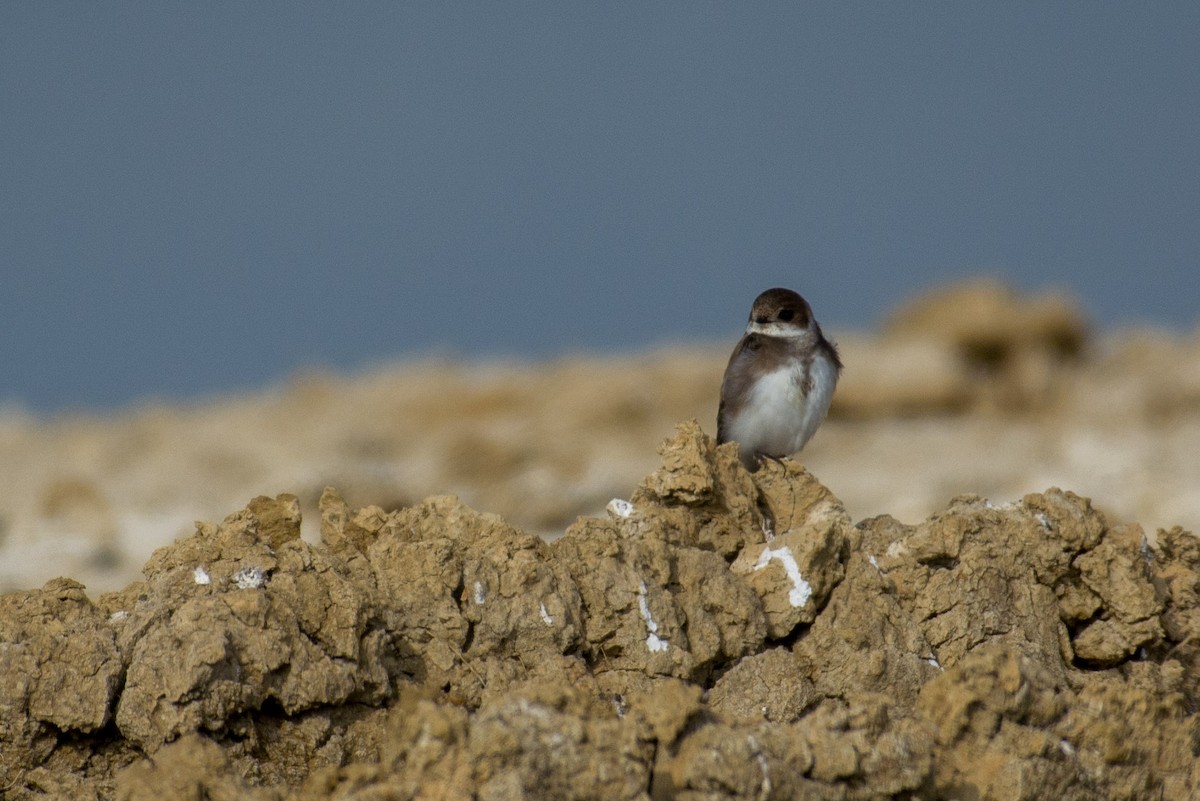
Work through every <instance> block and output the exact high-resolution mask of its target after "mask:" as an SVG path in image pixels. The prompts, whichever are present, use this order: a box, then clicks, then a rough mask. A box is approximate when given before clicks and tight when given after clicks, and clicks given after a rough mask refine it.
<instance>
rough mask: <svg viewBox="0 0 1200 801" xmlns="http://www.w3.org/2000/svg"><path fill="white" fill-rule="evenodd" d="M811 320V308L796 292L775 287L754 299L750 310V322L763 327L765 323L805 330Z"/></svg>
mask: <svg viewBox="0 0 1200 801" xmlns="http://www.w3.org/2000/svg"><path fill="white" fill-rule="evenodd" d="M811 320H812V307H810V306H809V305H808V301H807V300H805V299H804V298H802V297H801V296H800V294H799V293H798V292H793V291H792V290H790V289H783V288H782V287H776V288H775V289H768V290H767V291H766V292H763V293H762V294H761V295H759V296H758V297H757V298H755V299H754V305H753V306H752V307H751V308H750V322H752V323H758V324H759V325H765V324H767V323H791V324H792V325H796V326H798V327H800V328H807V327H808V324H809V322H810V321H811Z"/></svg>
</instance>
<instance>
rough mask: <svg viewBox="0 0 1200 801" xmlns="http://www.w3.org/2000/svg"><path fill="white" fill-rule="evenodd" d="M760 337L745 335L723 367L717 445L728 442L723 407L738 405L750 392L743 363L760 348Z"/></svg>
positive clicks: (718, 407) (749, 378) (749, 375)
mask: <svg viewBox="0 0 1200 801" xmlns="http://www.w3.org/2000/svg"><path fill="white" fill-rule="evenodd" d="M761 340H762V337H761V336H759V335H758V334H747V335H746V336H744V337H742V338H741V340H740V341H739V342H738V343H737V347H735V348H734V349H733V353H731V354H730V356H729V363H728V364H727V365H726V366H725V377H724V378H723V379H722V380H721V403H720V405H718V406H717V444H720V443H722V442H728V441H729V431H728V430H727V428H726V423H727V421H726V419H725V407H726V405H727V404H732V405H735V406H736V405H740V404H741V402H742V401H743V400H745V397H746V393H747V392H749V391H750V384H751V379H752V376H751V374H750V371H749V370H747V369H746V368H745V364H744V361H745V360H746V359H748V358H751V357H752V356H753V355H754V353H755V352H756V351H758V350H759V349H760V348H761V347H762V342H761Z"/></svg>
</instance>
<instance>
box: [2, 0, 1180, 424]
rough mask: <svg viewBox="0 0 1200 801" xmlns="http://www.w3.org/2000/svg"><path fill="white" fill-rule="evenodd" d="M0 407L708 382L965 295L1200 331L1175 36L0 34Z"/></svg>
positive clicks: (183, 22)
mask: <svg viewBox="0 0 1200 801" xmlns="http://www.w3.org/2000/svg"><path fill="white" fill-rule="evenodd" d="M0 154H2V155H0V277H2V280H0V356H2V364H3V366H2V374H0V401H5V400H7V401H15V402H18V403H21V404H23V405H25V406H28V407H30V408H33V409H36V410H45V411H53V410H58V409H69V408H111V407H113V406H117V405H121V404H126V403H132V402H136V401H138V400H140V399H144V398H147V397H168V398H189V397H194V396H197V395H207V394H212V393H217V392H225V391H230V390H236V389H242V388H253V387H257V386H262V385H264V384H268V383H271V382H274V381H278V380H279V379H280V378H282V377H284V376H286V375H288V374H291V373H293V372H294V371H295V370H297V369H300V368H303V367H306V366H314V365H327V366H331V367H334V368H336V369H353V368H355V367H359V366H362V365H364V364H370V363H375V362H379V361H383V360H386V359H390V358H395V357H404V356H406V355H412V354H421V353H428V352H430V351H437V352H449V353H456V354H461V355H463V356H469V357H478V356H487V355H509V356H531V357H544V356H552V355H555V354H560V353H564V352H576V351H613V350H622V351H623V350H640V349H644V348H647V347H650V346H652V345H654V344H658V343H663V342H689V341H697V340H699V341H721V340H723V339H728V340H729V342H730V344H731V345H732V342H733V339H734V338H735V337H736V336H737V333H738V331H739V329H740V328H741V325H742V323H743V320H744V317H745V314H746V312H747V309H748V306H749V303H750V301H751V300H752V299H753V297H754V295H755V294H757V292H758V291H759V290H761V289H764V288H766V287H768V286H774V285H784V286H790V287H793V288H795V289H797V290H799V291H801V292H802V293H803V294H805V295H806V296H807V297H808V298H809V299H810V301H811V302H812V303H813V306H814V308H815V309H816V311H817V316H818V318H820V319H822V320H823V321H824V322H825V323H826V324H827V327H828V326H830V325H832V326H834V327H837V326H866V325H871V324H873V323H875V322H877V321H878V319H879V317H880V315H881V314H883V313H884V312H885V311H886V310H887V309H888V308H890V307H891V306H892V305H893V304H894V303H895V302H896V301H897V300H898V299H901V298H904V297H908V296H910V295H912V294H913V293H915V292H917V291H919V290H920V289H922V288H926V287H929V286H931V285H933V284H936V283H938V282H940V281H943V280H946V279H949V278H952V277H956V276H962V275H970V274H978V273H981V272H987V273H992V274H996V275H1000V276H1005V277H1007V278H1008V279H1009V280H1011V281H1012V282H1013V283H1014V284H1016V285H1017V286H1020V287H1023V288H1026V289H1038V288H1042V287H1048V286H1056V287H1057V286H1061V287H1065V288H1068V289H1069V290H1070V291H1072V292H1074V293H1075V294H1076V295H1077V296H1078V297H1079V298H1081V300H1082V301H1083V303H1084V304H1085V307H1086V309H1087V310H1088V312H1089V313H1090V314H1091V316H1092V318H1093V319H1094V320H1095V321H1096V322H1097V323H1099V324H1100V325H1102V326H1113V325H1122V324H1131V323H1145V322H1149V323H1156V324H1162V325H1167V326H1174V327H1177V328H1191V327H1192V326H1194V325H1195V324H1196V323H1197V320H1198V314H1200V312H1198V309H1200V4H1196V3H1194V2H1186V3H1184V2H1180V3H1123V4H1114V3H1086V4H1085V3H1060V4H1049V3H1042V2H1037V3H970V4H945V3H938V4H924V5H921V4H910V3H903V4H900V3H871V4H866V3H841V2H838V3H829V4H808V3H768V4H761V3H754V4H746V3H724V4H713V3H707V2H689V3H672V4H658V3H646V2H632V3H591V4H579V3H562V2H546V3H488V4H473V3H472V4H451V3H441V2H437V3H419V4H418V3H340V4H334V3H312V2H288V3H257V2H255V3H246V2H229V3H225V2H203V3H196V2H187V3H180V2H163V1H162V0H155V2H145V3H129V2H114V3H59V2H37V3H5V4H3V6H2V7H0Z"/></svg>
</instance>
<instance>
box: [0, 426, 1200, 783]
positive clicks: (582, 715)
mask: <svg viewBox="0 0 1200 801" xmlns="http://www.w3.org/2000/svg"><path fill="white" fill-rule="evenodd" d="M661 454H662V467H661V468H660V469H659V470H657V471H656V472H654V473H653V474H651V475H650V476H648V477H647V478H646V479H645V480H644V481H643V482H642V484H641V485H640V486H639V487H637V489H636V490H635V491H634V492H633V494H632V497H631V498H630V499H629V502H628V503H627V504H613V505H611V507H610V512H609V514H608V516H607V517H601V518H580V519H579V520H578V521H577V522H576V523H575V524H574V525H572V526H571V527H570V528H569V529H568V530H567V532H566V534H565V535H564V536H563V537H562V538H561V539H559V540H558V541H556V542H554V543H549V544H548V543H546V542H544V541H542V540H541V539H539V538H538V537H536V536H533V535H531V534H528V533H526V532H523V531H521V530H518V529H516V528H514V527H512V526H510V525H509V524H507V523H506V522H505V521H504V520H502V519H501V518H499V517H497V516H495V515H490V514H483V513H479V512H476V511H474V510H472V509H470V508H468V507H466V506H464V505H462V504H461V503H459V502H458V501H457V500H456V499H455V498H453V497H449V496H442V497H432V498H429V499H426V500H425V501H423V502H421V503H419V504H416V505H413V506H410V507H406V508H402V509H399V510H396V511H385V510H383V509H380V508H378V507H366V508H362V509H351V508H349V507H348V506H347V505H346V504H345V503H344V502H343V501H342V499H341V498H340V497H339V495H338V494H337V493H336V492H335V491H333V490H327V491H326V492H325V494H324V496H323V497H322V499H321V504H320V513H321V542H320V543H319V544H316V545H310V544H307V543H306V542H304V541H303V540H301V539H300V536H299V532H300V507H299V504H298V502H297V501H296V498H295V497H294V496H289V495H281V496H279V497H277V498H264V497H260V498H256V499H254V500H253V501H251V503H250V504H249V505H248V506H247V507H246V508H245V509H243V510H241V511H239V512H236V513H234V514H232V515H230V516H229V517H228V518H226V519H225V520H224V521H223V522H222V523H221V524H219V525H212V524H199V525H198V526H197V529H196V532H195V533H194V534H193V535H192V536H190V537H188V538H185V539H182V540H180V541H178V542H176V543H175V544H173V545H171V546H168V547H165V548H162V549H160V550H159V551H157V552H156V553H155V554H154V556H153V557H152V558H151V559H150V561H149V562H148V563H147V564H146V566H145V569H144V575H145V580H144V581H140V582H136V583H134V584H131V585H129V586H128V587H126V588H125V589H124V590H121V591H119V592H114V593H108V594H104V595H100V596H99V597H97V598H95V599H90V598H88V596H87V595H86V594H85V592H84V589H83V587H82V586H81V585H80V584H78V583H77V582H74V581H72V580H70V579H65V578H63V579H56V580H54V581H51V582H49V583H47V584H46V585H45V586H44V587H42V588H41V589H38V590H32V591H23V592H16V593H12V594H9V595H6V596H3V597H0V673H2V674H3V675H4V676H5V677H7V678H6V680H5V681H4V682H3V683H0V742H2V743H3V747H2V748H0V789H2V790H3V794H4V796H5V797H6V798H13V799H34V798H82V799H87V798H122V799H141V798H147V799H149V798H160V797H180V798H188V797H190V798H214V799H219V798H251V799H289V798H295V799H308V798H312V799H343V798H345V799H348V798H400V799H407V798H448V799H471V798H479V799H508V798H573V799H589V798H594V799H651V798H652V799H671V798H678V799H733V798H745V799H790V798H817V799H824V798H828V799H884V798H912V799H937V798H978V799H1041V798H1060V799H1143V798H1144V799H1179V800H1180V801H1183V799H1190V798H1195V797H1197V794H1200V759H1198V758H1197V751H1198V750H1200V713H1198V712H1197V710H1198V709H1200V689H1198V688H1200V603H1198V594H1200V541H1198V540H1197V539H1196V538H1195V537H1194V536H1192V535H1191V534H1190V533H1188V532H1184V531H1182V530H1180V529H1173V530H1170V531H1160V532H1158V535H1157V538H1155V539H1154V540H1153V541H1148V540H1147V538H1146V537H1145V536H1144V535H1143V532H1142V531H1141V529H1140V528H1139V527H1138V526H1136V525H1132V524H1125V523H1117V522H1115V521H1109V520H1107V519H1106V518H1105V517H1104V516H1103V515H1102V514H1101V513H1100V512H1098V511H1096V510H1095V509H1093V508H1092V506H1091V504H1090V502H1089V501H1088V500H1087V499H1085V498H1081V497H1079V496H1076V495H1074V494H1072V493H1070V492H1064V491H1061V490H1058V489H1050V490H1047V491H1046V492H1044V493H1040V494H1032V495H1027V496H1026V497H1024V498H1022V499H1021V500H1018V501H1015V502H1012V503H1004V504H993V503H991V502H989V501H987V500H985V499H983V498H978V497H960V498H957V499H955V500H954V501H953V502H951V503H950V505H949V506H948V507H947V508H945V509H944V510H942V511H941V512H939V513H937V514H935V515H933V516H932V517H930V518H928V519H927V520H925V521H924V522H922V523H920V524H918V525H915V526H908V525H903V524H901V523H899V522H897V521H896V520H894V519H892V518H890V517H888V516H881V517H875V518H871V519H868V520H864V521H862V522H860V523H858V524H857V525H854V524H852V522H851V520H850V517H849V516H848V514H847V513H846V511H845V509H844V507H843V506H842V504H841V502H840V501H839V500H838V499H837V498H836V497H835V496H834V495H833V494H832V493H831V492H830V491H829V490H828V489H826V488H825V487H824V486H822V485H821V484H820V483H819V482H818V481H817V480H816V479H815V478H814V477H813V476H812V475H811V474H809V473H808V472H806V471H805V470H804V468H802V467H801V466H799V465H798V464H797V463H795V462H787V463H785V464H783V465H775V464H768V465H767V466H765V467H764V468H763V469H762V470H761V471H760V472H758V473H756V474H754V475H751V474H749V473H746V472H745V471H744V470H743V469H742V468H741V466H740V465H739V464H738V462H737V457H736V454H735V452H734V450H733V448H732V446H724V447H721V448H718V447H716V446H715V444H714V443H713V441H712V439H711V438H710V437H708V436H707V435H705V434H704V433H703V432H702V431H701V429H700V427H699V425H697V424H696V423H695V422H689V423H684V424H682V425H680V426H679V427H678V430H677V431H676V434H675V436H674V437H672V438H671V439H670V440H668V441H667V442H666V443H664V444H663V446H662V448H661ZM766 532H772V533H773V536H771V538H770V539H769V540H768V535H767V533H766Z"/></svg>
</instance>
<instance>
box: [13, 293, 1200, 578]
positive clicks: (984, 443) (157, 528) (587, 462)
mask: <svg viewBox="0 0 1200 801" xmlns="http://www.w3.org/2000/svg"><path fill="white" fill-rule="evenodd" d="M831 333H832V334H833V335H834V337H835V338H836V339H837V341H838V343H839V345H840V347H841V349H842V352H843V360H844V361H845V363H846V370H845V373H844V375H843V379H842V383H841V384H840V385H839V388H838V392H837V395H836V397H835V399H834V407H833V410H832V413H831V416H830V419H829V420H828V421H826V423H825V425H824V426H823V427H822V428H821V430H820V431H819V433H818V434H817V436H816V437H815V438H814V439H813V441H812V442H811V443H810V444H809V446H808V448H807V449H806V450H805V452H804V453H803V454H802V461H803V462H804V463H805V464H806V465H807V466H808V467H809V468H810V469H811V470H812V471H814V472H815V473H816V475H817V476H818V477H819V478H820V479H821V480H822V481H823V482H825V483H826V484H827V485H828V486H829V487H830V488H831V489H832V490H833V491H834V492H836V493H837V494H838V495H839V496H841V498H842V499H843V500H844V501H845V503H846V504H847V506H848V508H849V510H850V512H851V514H852V515H853V516H854V518H855V519H856V520H857V519H862V518H864V517H869V516H872V515H877V514H882V513H889V514H892V515H894V516H896V517H898V518H899V519H901V520H902V521H905V522H916V521H918V520H919V519H921V518H923V517H924V516H926V515H928V514H930V513H931V512H933V511H935V510H936V509H938V508H940V507H942V506H944V504H945V503H946V501H947V500H948V499H949V498H950V497H952V496H954V495H956V494H960V493H977V494H980V495H984V496H987V497H990V498H995V499H997V500H1007V499H1011V498H1015V497H1017V496H1020V495H1021V494H1023V493H1026V492H1031V491H1040V490H1043V489H1045V488H1047V487H1050V486H1054V485H1057V486H1060V487H1063V488H1064V489H1071V490H1074V491H1076V492H1079V493H1081V494H1084V495H1088V496H1090V497H1092V498H1093V499H1094V500H1095V502H1096V503H1097V505H1098V506H1099V507H1100V508H1102V509H1104V510H1105V511H1106V512H1108V513H1110V514H1112V515H1115V516H1117V517H1119V518H1122V519H1126V520H1133V521H1137V522H1140V523H1142V524H1143V525H1144V526H1145V527H1146V528H1147V531H1148V532H1149V533H1150V534H1151V535H1152V534H1153V530H1154V529H1155V528H1156V527H1163V526H1170V525H1174V524H1181V525H1183V526H1184V527H1185V528H1188V529H1190V530H1193V531H1194V530H1197V529H1200V459H1198V458H1197V454H1198V453H1200V337H1198V336H1197V335H1195V334H1192V335H1188V336H1172V335H1167V334H1163V333H1157V334H1155V333H1149V332H1138V331H1122V332H1118V333H1114V334H1111V335H1106V336H1103V337H1095V336H1093V335H1092V334H1091V333H1090V329H1089V328H1088V326H1087V324H1086V321H1085V320H1084V319H1083V318H1082V316H1081V315H1080V313H1079V312H1078V310H1077V308H1076V306H1075V305H1074V303H1073V302H1072V301H1071V300H1070V299H1069V298H1066V297H1062V296H1041V297H1018V296H1016V295H1014V294H1013V293H1012V292H1011V291H1009V290H1008V289H1006V288H1004V287H1002V286H1000V285H996V284H992V283H987V282H975V283H971V284H964V285H957V286H953V287H949V288H947V289H944V290H941V291H939V292H935V293H933V294H932V295H929V296H926V297H924V298H920V299H918V300H916V301H915V302H913V303H910V304H907V305H906V306H904V307H902V308H899V309H897V310H896V311H895V312H894V313H893V314H892V315H891V316H890V317H889V319H888V321H887V322H886V324H884V325H883V326H881V328H880V330H878V331H876V332H854V331H833V332H831ZM732 346H733V343H732V342H730V343H721V344H713V345H712V346H709V347H698V348H694V349H671V350H660V351H653V352H649V353H644V354H638V355H628V356H612V357H606V358H595V357H586V356H581V357H578V358H570V359H562V360H558V361H553V362H545V363H497V362H486V363H451V362H437V361H428V362H421V363H412V364H397V365H393V366H388V367H383V368H380V369H378V370H375V371H373V372H369V373H365V374H361V375H357V376H338V375H327V374H321V373H308V374H304V375H300V376H296V377H295V378H294V379H293V380H291V381H289V382H288V383H287V384H286V385H285V386H282V387H278V388H275V389H271V390H264V391H262V392H258V393H253V394H248V395H244V396H240V397H229V398H224V399H218V400H214V401H211V402H206V403H197V404H195V405H156V406H148V407H144V408H134V409H130V410H128V411H125V412H120V413H116V414H112V415H106V416H94V417H93V416H85V415H79V416H70V417H53V418H47V419H39V418H37V417H34V416H31V415H28V414H25V413H21V412H16V411H8V412H5V413H4V414H3V415H0V449H2V452H3V453H4V455H5V456H4V459H3V460H0V481H2V482H3V486H4V488H5V492H4V494H3V497H2V498H0V590H3V591H8V590H12V589H17V588H26V587H32V586H37V585H40V584H41V583H42V582H44V581H45V580H47V579H49V578H52V577H54V576H58V575H68V576H72V577H75V578H77V579H79V580H80V581H83V582H84V583H86V584H87V585H88V587H89V590H90V591H93V592H96V591H101V590H105V589H113V588H117V587H120V586H123V585H124V584H125V583H126V582H127V581H129V580H131V579H133V578H136V577H137V575H138V570H139V568H140V566H141V564H142V562H143V561H144V560H145V558H146V557H147V556H148V555H149V554H150V552H151V551H152V550H153V549H154V548H155V547H158V546H160V545H163V544H166V543H168V542H170V541H172V540H173V539H174V538H176V537H178V536H180V535H183V534H186V533H189V532H190V530H191V527H192V523H193V521H195V520H219V519H220V518H222V517H224V516H225V515H226V514H228V513H230V512H232V511H234V510H236V509H239V508H241V506H243V505H244V504H245V502H246V501H247V500H248V499H249V498H251V497H253V496H255V495H259V494H272V495H273V494H276V493H280V492H293V493H296V494H297V495H299V497H300V498H301V501H302V503H303V505H304V508H305V510H306V515H307V519H306V521H305V522H306V536H312V535H313V534H314V532H315V529H316V525H315V524H316V522H317V519H316V515H315V507H316V500H317V498H318V496H319V494H320V492H321V490H322V488H323V487H325V486H326V485H334V486H336V487H338V488H339V489H340V490H341V491H342V493H343V494H344V495H345V497H346V498H347V500H348V501H349V502H350V503H351V504H353V505H365V504H369V503H373V504H378V505H381V506H384V507H386V508H393V507H397V506H400V505H404V504H409V503H412V502H415V501H417V500H419V499H421V498H423V497H425V496H427V495H430V494H441V493H455V494H458V495H459V496H460V497H462V498H463V500H464V501H466V502H467V503H468V504H470V505H472V506H474V507H476V508H478V509H481V510H484V511H492V512H497V513H499V514H501V515H503V516H504V517H505V518H507V519H508V520H510V521H511V522H513V523H515V524H517V525H519V526H522V527H525V528H527V529H530V530H533V531H536V532H538V533H541V534H543V535H544V536H554V535H556V534H559V533H561V532H562V530H563V529H564V528H565V527H566V526H567V525H568V524H569V523H570V522H571V521H572V520H573V519H574V518H575V517H576V516H577V515H581V514H598V513H600V512H601V511H602V510H603V508H604V505H605V504H606V503H607V502H608V501H609V500H610V499H611V498H613V497H628V495H629V493H630V492H631V491H632V489H633V487H634V486H635V485H636V483H637V482H638V481H639V480H640V479H641V478H642V476H643V475H645V474H646V473H648V472H650V471H651V470H652V469H653V468H654V467H655V466H656V464H657V454H656V452H655V449H656V447H657V445H658V444H659V443H660V442H661V441H662V440H663V439H664V438H666V437H667V436H669V435H670V434H671V432H672V429H673V426H674V424H675V423H676V422H678V421H681V420H685V419H688V418H691V417H695V418H697V419H698V420H699V421H700V423H701V425H702V426H703V427H704V428H705V429H706V430H707V431H710V432H712V431H713V430H714V425H715V424H714V418H715V413H716V405H717V389H718V386H719V383H720V378H721V373H722V370H723V369H724V363H725V360H726V358H727V357H728V352H729V350H730V349H731V348H732Z"/></svg>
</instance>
